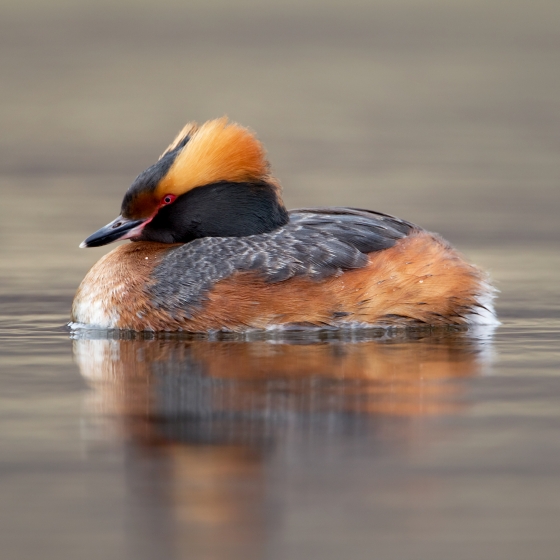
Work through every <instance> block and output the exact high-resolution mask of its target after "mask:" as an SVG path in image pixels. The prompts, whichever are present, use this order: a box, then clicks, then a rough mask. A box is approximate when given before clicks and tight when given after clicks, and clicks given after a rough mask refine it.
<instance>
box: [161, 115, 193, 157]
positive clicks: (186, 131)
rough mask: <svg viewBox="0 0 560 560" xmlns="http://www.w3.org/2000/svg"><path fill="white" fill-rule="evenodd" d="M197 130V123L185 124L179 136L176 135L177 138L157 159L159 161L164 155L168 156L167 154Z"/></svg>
mask: <svg viewBox="0 0 560 560" xmlns="http://www.w3.org/2000/svg"><path fill="white" fill-rule="evenodd" d="M197 129H198V124H197V123H195V122H190V123H187V124H186V125H185V126H184V127H183V128H182V129H181V132H179V134H177V136H176V137H175V139H174V140H173V142H171V144H169V146H167V148H166V149H165V152H163V154H161V156H159V159H161V158H162V157H163V156H164V155H165V154H168V153H169V152H172V151H173V150H174V149H175V148H176V147H177V146H178V145H179V144H180V143H181V142H182V141H183V140H184V139H185V138H186V137H187V136H192V135H193V134H194V132H195V131H196V130H197Z"/></svg>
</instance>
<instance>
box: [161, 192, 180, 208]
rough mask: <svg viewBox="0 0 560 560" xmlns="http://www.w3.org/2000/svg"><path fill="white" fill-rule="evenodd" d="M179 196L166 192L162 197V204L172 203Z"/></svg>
mask: <svg viewBox="0 0 560 560" xmlns="http://www.w3.org/2000/svg"><path fill="white" fill-rule="evenodd" d="M176 198H177V197H176V196H175V195H174V194H166V195H165V196H164V197H163V198H162V199H161V205H162V206H165V205H166V204H171V203H172V202H173V201H174V200H175V199H176Z"/></svg>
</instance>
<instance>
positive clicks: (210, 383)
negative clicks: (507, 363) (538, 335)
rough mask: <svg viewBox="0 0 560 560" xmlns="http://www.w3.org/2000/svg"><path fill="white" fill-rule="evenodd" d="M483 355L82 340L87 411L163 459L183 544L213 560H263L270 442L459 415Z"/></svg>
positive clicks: (303, 344)
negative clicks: (379, 420) (392, 420)
mask: <svg viewBox="0 0 560 560" xmlns="http://www.w3.org/2000/svg"><path fill="white" fill-rule="evenodd" d="M489 352H490V350H489V342H486V343H485V342H483V341H481V340H480V339H473V338H470V337H468V336H466V335H465V334H464V333H453V332H451V333H449V332H446V333H442V332H440V333H424V334H422V333H415V334H414V333H402V332H401V333H400V334H399V333H397V334H393V335H392V336H387V335H386V334H385V335H384V336H382V337H379V336H377V337H376V336H374V335H371V336H370V338H369V339H368V338H364V337H362V338H361V339H360V340H350V341H348V340H345V339H344V338H342V337H341V338H336V336H333V335H329V336H328V337H325V336H323V335H316V336H312V337H311V336H306V337H304V338H302V337H300V338H293V339H288V338H284V339H278V338H276V339H271V340H256V341H252V342H249V341H243V340H235V339H234V340H221V341H212V340H203V339H202V340H201V339H198V340H196V339H179V338H173V339H157V338H155V339H152V340H143V339H140V338H138V339H132V340H109V339H87V338H81V339H77V340H75V341H74V353H75V357H76V361H77V362H78V365H79V367H80V371H81V373H82V375H83V377H84V378H85V379H86V380H87V381H88V383H89V384H90V385H91V387H92V388H93V391H92V392H91V393H90V395H89V397H88V401H87V408H88V413H89V414H90V415H92V416H94V417H96V418H107V417H111V418H113V420H114V421H113V423H112V427H111V428H112V433H113V434H114V433H116V434H117V437H118V438H121V439H123V440H125V441H129V442H132V443H133V445H134V446H135V447H136V448H139V449H142V450H144V452H145V453H148V454H154V453H155V454H158V457H159V458H160V459H162V460H165V461H167V462H168V469H167V471H166V472H168V473H169V479H168V480H166V484H167V487H168V491H167V492H166V498H165V499H166V504H167V505H168V506H169V505H171V506H172V507H171V510H172V511H173V519H174V522H175V523H176V526H177V530H176V531H175V535H176V538H175V546H176V547H177V548H178V549H179V550H180V552H181V553H182V554H187V553H188V554H190V555H191V556H192V557H196V558H218V559H219V558H251V557H256V558H257V557H261V556H262V549H261V547H262V546H264V545H263V542H264V539H265V537H264V535H265V534H266V528H265V526H264V523H265V519H266V515H265V513H266V512H265V511H264V509H265V506H264V503H265V499H264V495H265V482H264V474H263V467H262V465H263V453H265V452H266V451H265V450H266V449H267V448H268V447H269V446H270V445H274V443H275V442H276V441H277V440H281V439H282V438H284V437H287V436H286V434H287V433H288V432H290V433H293V432H294V430H295V431H296V432H297V431H298V430H299V432H302V433H303V432H305V433H306V437H307V435H308V431H309V429H310V426H311V427H312V430H316V431H318V432H319V433H323V434H325V433H332V431H333V430H335V431H336V429H340V431H341V432H344V433H345V437H348V436H347V434H352V430H357V429H363V427H362V428H356V426H358V424H359V422H360V421H362V420H363V421H366V422H367V420H368V419H371V418H375V417H376V416H379V415H392V416H400V417H411V416H417V415H425V414H441V413H449V412H453V411H457V410H459V409H460V408H461V407H463V406H465V404H464V403H463V402H462V401H461V397H462V395H461V391H462V387H463V384H462V383H460V382H459V380H460V379H461V378H465V377H470V376H476V375H480V374H481V373H482V372H483V371H484V369H485V368H487V367H488V363H489ZM402 429H403V430H404V431H406V430H407V429H408V428H407V424H406V423H404V424H403V427H402ZM115 430H116V432H115ZM350 437H351V435H350ZM404 437H405V439H406V433H405V434H404Z"/></svg>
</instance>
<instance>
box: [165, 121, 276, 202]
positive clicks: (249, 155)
mask: <svg viewBox="0 0 560 560" xmlns="http://www.w3.org/2000/svg"><path fill="white" fill-rule="evenodd" d="M187 134H189V135H190V136H191V138H190V140H189V141H188V143H187V144H186V146H185V147H184V148H183V149H182V150H181V152H180V153H179V154H178V155H177V158H176V159H175V161H174V163H173V165H172V166H171V168H170V169H169V171H168V173H167V175H166V176H165V177H164V178H163V179H162V180H161V182H160V184H159V185H158V188H157V192H158V195H161V196H163V195H165V194H176V195H181V194H184V193H186V192H187V191H189V190H191V189H193V188H195V187H200V186H203V185H208V184H211V183H216V182H218V181H231V182H235V183H239V182H246V181H258V180H262V179H269V177H268V174H269V165H268V162H267V160H266V156H265V151H264V148H263V146H262V144H261V143H260V142H259V141H258V140H257V138H256V137H255V135H254V134H253V133H252V132H250V131H249V130H248V129H246V128H243V127H242V126H240V125H238V124H236V123H230V122H228V119H227V117H222V118H221V119H215V120H212V121H207V122H205V123H204V124H203V125H201V126H200V127H198V128H197V126H196V125H195V124H194V123H189V124H188V125H187V126H186V127H185V128H184V129H183V130H182V131H181V133H180V134H179V136H177V138H176V139H175V140H174V141H173V143H172V144H171V145H170V146H169V148H168V149H167V150H166V152H165V153H167V152H168V151H169V150H172V149H174V148H176V147H177V146H178V145H180V143H181V141H182V139H184V138H185V136H186V135H187Z"/></svg>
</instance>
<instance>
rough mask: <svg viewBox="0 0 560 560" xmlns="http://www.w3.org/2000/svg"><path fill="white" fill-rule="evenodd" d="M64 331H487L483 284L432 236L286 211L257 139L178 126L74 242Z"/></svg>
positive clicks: (341, 211)
mask: <svg viewBox="0 0 560 560" xmlns="http://www.w3.org/2000/svg"><path fill="white" fill-rule="evenodd" d="M123 239H130V240H132V241H134V243H130V244H125V245H121V246H119V247H117V248H116V249H114V250H113V251H111V252H110V253H108V254H107V255H105V256H104V257H102V258H101V259H100V260H99V261H98V262H97V263H96V264H95V265H94V266H93V268H92V269H91V270H90V271H89V272H88V274H87V275H86V277H85V278H84V280H83V281H82V283H81V285H80V287H79V288H78V291H77V293H76V296H75V298H74V302H73V306H72V322H73V323H74V324H81V325H88V326H96V327H101V328H116V329H129V330H134V331H187V332H208V331H216V330H224V331H248V330H253V329H275V328H289V327H326V328H332V327H335V328H336V327H341V328H342V327H352V326H380V327H391V326H419V325H432V326H438V325H439V326H443V325H456V326H469V325H476V324H495V323H496V322H497V321H496V318H495V314H494V309H493V306H492V299H493V295H494V290H493V288H492V287H491V286H490V285H489V284H488V282H487V279H486V276H485V274H484V273H483V272H482V271H481V270H480V269H478V268H477V267H475V266H473V265H472V264H469V263H467V262H466V261H465V260H464V259H463V257H462V256H461V255H460V254H459V253H458V252H457V251H456V250H455V249H453V248H452V247H451V246H450V245H449V244H448V243H447V242H446V241H444V240H443V239H442V238H441V237H439V236H438V235H435V234H433V233H429V232H427V231H425V230H423V229H422V228H420V227H418V226H416V225H414V224H412V223H410V222H407V221H405V220H401V219H399V218H395V217H392V216H388V215H386V214H382V213H379V212H373V211H370V210H360V209H355V208H305V209H298V210H291V211H289V212H288V211H287V210H286V208H285V206H284V203H283V202H282V198H281V195H280V186H279V183H278V182H277V180H276V179H275V178H274V177H273V176H272V175H271V174H270V166H269V164H268V161H267V159H266V156H265V151H264V148H263V146H262V145H261V143H260V142H259V141H258V140H257V138H256V137H255V135H254V134H253V133H252V132H250V131H249V130H247V129H246V128H243V127H241V126H239V125H238V124H236V123H231V122H229V121H228V120H227V118H225V117H224V118H221V119H216V120H212V121H208V122H206V123H204V124H202V125H200V126H198V125H197V124H195V123H189V124H187V125H186V126H185V127H184V128H183V130H182V131H181V132H180V133H179V135H178V136H177V137H176V138H175V140H174V141H173V142H172V144H171V145H170V146H169V147H168V148H167V150H165V152H164V153H163V155H162V156H161V157H160V158H159V160H158V161H157V163H155V164H154V165H152V166H151V167H149V168H148V169H146V170H145V171H144V172H142V173H141V174H140V175H139V176H138V177H137V178H136V179H135V181H134V182H133V183H132V185H131V187H130V188H129V189H128V191H127V192H126V194H125V196H124V199H123V202H122V206H121V215H120V216H118V217H117V218H116V219H115V220H113V221H112V222H111V223H109V224H108V225H106V226H105V227H103V228H101V229H100V230H98V231H97V232H95V233H94V234H92V235H91V236H90V237H88V238H87V239H86V240H85V241H84V242H83V243H82V244H81V245H80V246H81V247H98V246H100V245H106V244H107V243H111V242H113V241H117V240H123Z"/></svg>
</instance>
